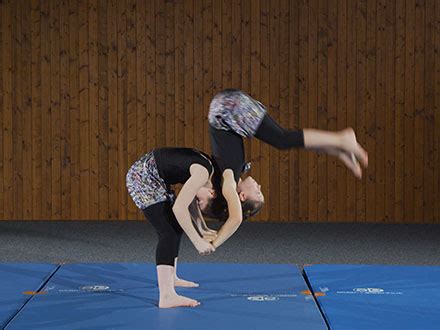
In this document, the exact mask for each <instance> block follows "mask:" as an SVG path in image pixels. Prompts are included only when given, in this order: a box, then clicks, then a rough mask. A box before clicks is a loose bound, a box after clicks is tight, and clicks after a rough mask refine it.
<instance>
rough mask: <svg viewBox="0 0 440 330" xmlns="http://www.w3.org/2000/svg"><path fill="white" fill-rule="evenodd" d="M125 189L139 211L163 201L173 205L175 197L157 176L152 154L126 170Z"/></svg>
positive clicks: (148, 154) (157, 172) (143, 157)
mask: <svg viewBox="0 0 440 330" xmlns="http://www.w3.org/2000/svg"><path fill="white" fill-rule="evenodd" d="M126 180H127V182H126V183H127V189H128V193H129V194H130V196H131V198H132V199H133V201H134V203H135V204H136V206H137V207H138V208H140V209H141V210H144V209H146V208H147V207H149V206H151V205H153V204H157V203H160V202H164V201H170V202H171V203H174V201H175V200H176V195H175V194H174V191H172V190H171V189H170V187H169V186H167V185H166V184H165V182H164V181H163V179H162V178H161V177H160V175H159V171H158V169H157V165H156V160H155V159H154V154H153V152H149V153H147V154H146V155H144V156H142V157H141V158H140V159H139V160H137V161H136V162H135V163H134V164H133V165H132V166H131V167H130V169H129V170H128V173H127V177H126Z"/></svg>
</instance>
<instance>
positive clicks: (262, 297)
mask: <svg viewBox="0 0 440 330" xmlns="http://www.w3.org/2000/svg"><path fill="white" fill-rule="evenodd" d="M230 297H244V298H246V299H247V300H249V301H253V302H273V301H278V300H280V298H295V297H297V295H296V294H273V295H272V294H255V293H242V294H239V293H238V294H237V293H233V294H231V295H230Z"/></svg>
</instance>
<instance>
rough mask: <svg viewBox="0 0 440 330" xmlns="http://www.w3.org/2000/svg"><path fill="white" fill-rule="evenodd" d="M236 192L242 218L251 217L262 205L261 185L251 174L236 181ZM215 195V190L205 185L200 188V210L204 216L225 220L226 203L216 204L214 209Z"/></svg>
mask: <svg viewBox="0 0 440 330" xmlns="http://www.w3.org/2000/svg"><path fill="white" fill-rule="evenodd" d="M237 193H238V196H239V198H240V201H241V208H242V211H243V219H247V218H249V217H252V216H254V215H256V214H257V213H258V212H260V210H261V208H262V207H263V205H264V195H263V193H262V192H261V186H260V185H259V184H258V183H257V182H256V181H255V180H254V179H253V178H252V177H251V176H248V177H247V178H246V179H244V180H242V181H240V182H239V183H238V185H237ZM215 197H216V193H215V190H213V189H210V188H205V187H203V188H201V189H200V190H199V192H198V193H197V200H198V203H199V207H200V210H201V211H202V213H203V214H204V215H205V216H208V217H210V218H216V219H218V220H221V221H225V220H226V219H227V218H228V212H227V205H224V206H222V205H223V204H220V205H216V209H214V205H213V200H214V198H215ZM219 206H221V208H220V209H218V207H219Z"/></svg>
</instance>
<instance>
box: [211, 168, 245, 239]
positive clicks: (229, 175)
mask: <svg viewBox="0 0 440 330" xmlns="http://www.w3.org/2000/svg"><path fill="white" fill-rule="evenodd" d="M222 193H223V196H224V197H225V199H226V202H227V203H228V213H229V217H228V219H227V220H226V222H225V223H224V225H223V226H222V227H221V228H220V230H219V231H218V233H217V238H216V239H215V240H214V241H213V242H212V245H214V247H215V248H217V247H219V246H220V245H222V244H223V243H224V242H225V241H226V240H227V239H228V238H229V237H231V236H232V234H234V233H235V231H236V230H237V229H238V227H240V225H241V222H242V221H243V214H242V210H241V203H240V198H239V197H238V194H237V183H236V182H235V179H234V173H233V172H232V170H231V169H227V170H225V171H224V172H223V185H222Z"/></svg>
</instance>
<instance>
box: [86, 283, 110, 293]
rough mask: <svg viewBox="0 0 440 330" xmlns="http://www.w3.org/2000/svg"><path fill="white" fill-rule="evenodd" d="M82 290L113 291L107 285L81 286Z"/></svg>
mask: <svg viewBox="0 0 440 330" xmlns="http://www.w3.org/2000/svg"><path fill="white" fill-rule="evenodd" d="M79 289H80V290H81V291H87V292H109V291H113V290H112V289H110V287H109V286H107V285H86V286H82V287H80V288H79Z"/></svg>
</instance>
